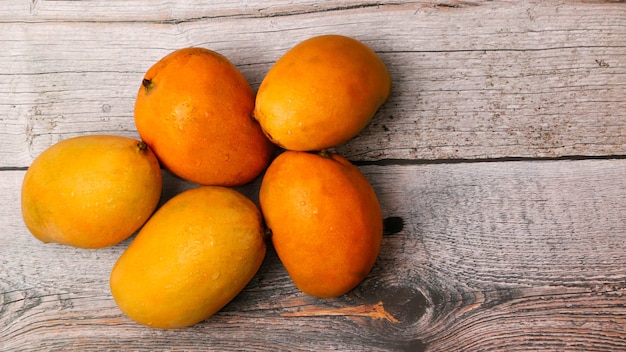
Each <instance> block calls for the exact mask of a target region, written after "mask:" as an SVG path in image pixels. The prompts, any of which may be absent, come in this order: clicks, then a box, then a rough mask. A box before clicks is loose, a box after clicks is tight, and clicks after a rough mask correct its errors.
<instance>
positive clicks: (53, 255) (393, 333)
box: [0, 160, 626, 351]
mask: <svg viewBox="0 0 626 352" xmlns="http://www.w3.org/2000/svg"><path fill="white" fill-rule="evenodd" d="M361 170H362V171H363V172H364V173H365V175H366V176H367V177H368V178H369V179H370V181H371V182H372V185H373V186H374V188H375V190H376V192H377V193H378V194H379V197H380V201H381V205H382V207H383V210H384V216H385V217H386V218H391V217H399V218H402V219H403V221H404V226H402V227H401V228H396V231H397V232H396V233H392V234H388V235H386V236H385V239H384V242H383V248H382V251H381V254H380V257H379V260H378V262H377V264H376V266H375V268H374V270H373V271H372V273H371V274H370V276H369V277H368V278H367V279H366V280H365V281H364V282H363V283H362V284H361V285H360V286H359V287H357V289H355V290H354V291H352V292H351V293H349V294H348V295H346V296H342V297H340V298H337V299H332V300H320V299H314V298H311V297H308V296H305V295H303V294H301V293H299V292H298V291H297V289H295V287H294V286H293V284H292V283H291V281H290V280H289V277H288V276H287V274H286V272H285V271H284V269H283V267H282V265H281V264H280V261H279V260H278V258H277V257H276V255H275V253H274V252H273V251H270V253H268V256H267V258H266V260H265V262H264V263H263V266H262V268H261V270H260V272H259V273H258V274H257V276H256V277H255V278H254V279H253V281H252V282H251V283H250V284H249V285H248V287H247V288H246V289H245V290H244V292H242V293H241V294H240V295H239V296H238V297H237V298H236V299H235V300H234V301H233V302H231V303H230V304H229V305H228V306H227V307H226V308H225V309H224V310H222V311H221V312H219V313H218V314H216V315H215V316H213V317H212V318H210V319H209V320H207V321H205V322H203V323H201V324H198V325H196V326H194V327H191V328H188V329H182V330H177V331H163V330H153V329H148V328H145V327H142V326H139V325H138V324H135V323H133V322H131V321H129V320H128V319H127V318H126V317H125V316H124V315H123V314H122V313H121V312H120V311H119V310H118V309H117V308H116V307H115V304H114V302H113V301H112V299H111V296H110V292H109V289H108V273H109V271H110V268H111V267H112V265H113V263H114V262H115V260H116V258H117V257H118V256H119V254H120V253H121V252H122V251H123V250H124V248H125V247H126V246H127V245H128V241H127V242H125V243H122V244H120V245H117V246H114V247H111V248H106V249H102V250H91V251H87V250H79V249H70V248H67V247H62V246H58V245H54V244H49V245H44V244H41V243H39V242H37V240H35V239H34V238H33V237H32V236H30V235H29V234H28V233H27V231H26V229H25V228H24V227H23V225H22V224H21V218H20V217H19V214H17V213H15V212H13V213H7V214H0V215H2V217H1V218H0V219H1V220H0V221H2V224H1V226H0V227H1V228H3V229H6V230H4V231H2V232H1V233H0V242H1V243H3V244H4V245H3V246H2V247H0V258H2V259H1V261H0V263H1V264H0V272H2V273H3V276H2V277H1V279H0V304H1V305H0V307H2V308H1V310H0V349H2V350H9V351H12V350H15V351H17V350H19V351H29V350H33V351H34V350H41V349H45V350H61V349H63V348H65V347H67V346H68V344H71V345H72V346H73V347H74V348H76V349H79V350H102V349H121V348H124V349H129V350H135V351H153V350H155V349H167V350H185V349H194V348H199V347H200V346H204V347H206V348H207V349H210V350H250V349H253V350H267V351H269V350H272V351H276V350H279V351H306V350H333V349H339V350H345V351H362V350H388V351H389V350H407V351H409V350H410V351H450V350H467V351H477V350H480V351H489V350H493V351H496V350H500V351H501V350H507V351H509V350H510V351H522V350H559V351H565V350H584V351H617V350H621V349H624V348H626V329H625V327H626V311H625V310H624V309H623V307H624V304H626V270H625V268H626V257H625V256H624V253H625V251H626V241H625V240H626V191H625V190H626V178H624V177H623V175H624V174H625V173H626V160H579V161H547V162H537V161H520V162H513V161H512V162H491V163H489V162H488V163H458V164H426V165H386V166H380V165H370V166H363V167H361ZM23 173H24V172H23V171H17V170H16V171H4V172H3V173H2V174H3V177H4V178H5V180H7V181H5V182H3V183H2V184H1V187H2V189H0V202H1V203H3V204H4V203H15V202H16V201H17V197H18V195H17V192H16V189H17V188H18V185H19V184H20V182H21V178H22V177H23ZM166 180H167V184H168V185H170V191H168V193H167V194H171V193H169V192H172V190H174V189H176V188H178V189H185V188H188V187H193V185H192V184H189V183H186V182H183V181H179V180H178V179H176V178H174V177H172V176H171V175H167V174H166ZM242 191H244V192H246V193H247V194H248V195H249V196H250V197H251V198H253V197H254V194H256V193H257V192H258V183H253V184H251V185H249V186H247V187H245V188H244V189H242ZM167 194H166V195H165V196H164V197H165V198H167V197H168V195H167ZM138 337H141V338H138Z"/></svg>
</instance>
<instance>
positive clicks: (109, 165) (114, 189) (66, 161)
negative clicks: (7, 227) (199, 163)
mask: <svg viewBox="0 0 626 352" xmlns="http://www.w3.org/2000/svg"><path fill="white" fill-rule="evenodd" d="M161 189H162V175H161V168H160V166H159V162H158V161H157V158H156V156H155V155H154V154H153V153H152V151H151V150H150V148H148V147H147V145H146V144H145V143H143V142H140V141H138V140H135V139H133V138H128V137H122V136H112V135H86V136H79V137H74V138H69V139H66V140H63V141H60V142H58V143H56V144H54V145H52V146H50V147H49V148H48V149H46V150H45V151H44V152H43V153H41V154H40V155H39V156H38V157H37V158H36V159H35V160H34V161H33V162H32V164H31V165H30V167H29V168H28V171H27V172H26V174H25V176H24V180H23V182H22V192H21V206H22V217H23V220H24V223H25V225H26V227H27V228H28V230H29V231H30V232H31V233H32V234H33V235H34V236H35V237H36V238H38V239H39V240H41V241H42V242H44V243H50V242H52V243H60V244H63V245H67V246H72V247H78V248H102V247H107V246H111V245H114V244H117V243H119V242H121V241H123V240H125V239H127V238H128V237H130V236H131V235H132V234H133V233H135V232H136V231H137V230H138V229H139V228H140V227H141V225H143V224H144V223H145V222H146V221H147V220H148V218H149V217H150V215H152V213H153V212H154V209H155V208H156V207H157V205H158V203H159V200H160V198H161Z"/></svg>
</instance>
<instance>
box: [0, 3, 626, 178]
mask: <svg viewBox="0 0 626 352" xmlns="http://www.w3.org/2000/svg"><path fill="white" fill-rule="evenodd" d="M127 3H129V4H130V5H128V6H129V7H127ZM201 3H202V4H201ZM341 3H343V2H341ZM341 3H340V2H329V4H326V5H320V4H319V3H315V2H305V3H303V4H302V5H293V4H291V2H286V1H282V2H277V3H276V5H275V6H269V7H268V6H267V5H266V4H265V2H247V6H243V5H241V3H239V2H236V3H233V2H226V3H223V4H221V5H217V4H208V3H207V4H205V2H193V1H190V2H177V3H175V4H172V3H171V2H166V1H151V2H149V3H148V2H146V1H133V2H123V3H122V2H119V3H117V2H113V3H111V2H104V1H90V2H81V1H33V2H27V1H22V2H9V1H4V2H3V4H6V6H8V10H7V11H6V12H3V14H2V17H0V45H2V47H3V49H4V50H3V51H2V52H0V122H1V123H2V127H3V128H2V129H1V130H0V167H4V168H16V167H17V168H19V167H26V166H28V165H29V164H30V162H32V160H33V159H34V157H36V156H37V155H38V154H40V153H41V152H42V151H43V150H44V149H45V148H47V147H48V146H50V145H51V144H53V143H55V142H57V141H59V140H61V139H63V138H67V137H70V136H74V135H78V134H88V133H109V134H120V135H127V136H136V131H135V127H134V123H133V119H132V109H133V103H134V97H135V93H136V90H137V87H138V85H139V82H140V81H141V78H142V76H143V73H144V72H145V70H147V69H148V67H150V65H152V64H153V63H154V62H155V61H156V60H158V59H159V58H160V57H162V56H163V55H165V54H167V53H168V52H170V51H171V50H175V49H177V48H180V47H184V46H203V47H208V48H211V49H213V50H217V51H219V52H221V53H223V54H225V55H226V56H227V57H229V58H230V59H231V60H232V61H233V62H234V63H235V64H237V65H238V67H240V68H241V70H242V72H243V73H244V75H245V76H246V77H247V78H248V79H249V81H250V82H251V84H252V85H253V87H254V88H255V89H256V88H257V87H258V85H259V83H260V81H261V80H262V78H263V76H264V74H265V72H267V70H268V69H269V68H270V66H271V64H272V63H273V62H274V61H275V60H276V59H277V58H278V57H279V56H280V55H282V54H283V53H284V52H285V51H286V50H288V49H289V48H290V47H292V46H293V45H295V44H296V43H297V42H299V41H301V40H304V39H306V38H308V37H310V36H314V35H318V34H322V33H328V32H337V33H342V34H346V35H351V36H354V37H356V38H359V39H361V40H363V41H364V42H365V43H367V44H368V45H370V46H371V47H372V48H374V49H375V50H376V51H378V52H379V53H380V55H381V57H382V58H383V60H385V62H386V63H387V64H388V66H389V68H390V71H391V73H392V76H393V80H394V84H395V86H394V93H393V95H392V97H391V99H390V100H389V102H388V103H387V104H386V105H385V106H384V107H383V108H382V109H381V110H380V111H379V113H378V114H377V115H376V117H375V119H374V121H373V122H372V123H371V124H370V125H369V126H368V128H367V129H366V130H365V131H363V132H362V133H361V134H360V135H359V136H358V137H357V138H355V139H354V140H352V141H350V142H349V143H347V144H346V145H344V146H341V147H340V148H339V151H340V152H341V153H342V154H344V155H345V156H347V157H348V158H350V159H352V160H368V161H371V160H379V159H433V160H436V159H491V158H507V157H522V158H534V157H559V156H571V155H592V156H604V155H624V154H626V134H624V130H625V126H624V123H625V122H624V121H626V116H625V114H626V112H625V111H626V83H625V82H626V79H625V78H626V4H624V3H623V2H617V3H616V2H604V3H603V2H590V3H586V2H572V1H569V2H564V3H563V2H559V3H556V2H555V3H553V2H541V3H531V4H529V3H524V2H521V3H520V2H508V1H495V2H494V1H473V2H456V1H454V2H450V3H448V4H447V5H446V4H439V5H437V4H436V3H434V2H408V3H394V2H388V3H387V2H377V3H370V2H348V3H345V5H341ZM203 4H204V5H203ZM359 4H361V5H359ZM90 6H94V7H93V9H95V10H97V11H95V10H90V11H88V9H87V7H90ZM140 8H141V9H142V11H139V10H138V9H140ZM196 10H197V11H196ZM263 11H269V12H263ZM138 13H139V14H138ZM9 14H10V15H9ZM581 14H584V16H581ZM131 16H137V17H136V18H133V19H130V17H131ZM373 29H375V30H373Z"/></svg>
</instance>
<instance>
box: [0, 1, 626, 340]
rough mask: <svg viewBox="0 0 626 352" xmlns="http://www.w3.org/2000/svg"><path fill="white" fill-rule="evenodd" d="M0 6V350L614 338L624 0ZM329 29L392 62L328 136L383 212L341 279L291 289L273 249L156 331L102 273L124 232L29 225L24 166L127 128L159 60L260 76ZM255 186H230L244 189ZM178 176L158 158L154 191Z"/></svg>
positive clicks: (621, 230) (623, 243)
mask: <svg viewBox="0 0 626 352" xmlns="http://www.w3.org/2000/svg"><path fill="white" fill-rule="evenodd" d="M0 8H1V9H2V10H0V46H1V47H2V48H3V50H1V51H0V351H66V350H76V351H84V350H91V351H102V350H132V351H155V350H171V351H177V350H180V351H182V350H185V351H190V350H220V351H222V350H266V351H277V350H284V351H297V350H303V351H304V350H315V351H318V350H346V351H347V350H354V351H364V350H368V351H369V350H394V351H395V350H406V351H489V350H493V351H502V350H505V351H517V350H519V351H522V350H523V351H527V350H532V351H534V350H554V351H620V350H626V177H625V176H626V160H624V159H625V156H626V2H624V1H448V2H437V1H401V2H397V1H376V2H373V1H372V2H369V1H327V2H320V1H312V0H309V1H300V2H298V3H294V2H293V1H284V0H277V1H272V2H271V3H270V2H266V1H245V2H242V1H192V0H188V1H177V2H174V1H145V0H134V1H102V0H94V1H44V0H32V1H31V0H29V1H25V0H19V1H9V0H0ZM329 32H335V33H342V34H346V35H351V36H354V37H356V38H359V39H361V40H363V41H364V42H366V43H367V44H368V45H370V46H371V47H372V48H374V49H375V50H376V51H377V52H378V53H379V54H380V56H381V57H382V58H383V60H385V62H386V63H387V64H388V66H389V68H390V71H391V73H392V76H393V79H394V92H393V95H392V97H391V99H390V100H389V102H388V103H387V104H386V105H385V106H384V107H383V108H382V109H381V110H380V111H379V113H378V114H377V115H376V117H375V118H374V120H373V121H372V123H371V124H370V125H369V126H368V128H367V129H366V130H365V131H363V133H361V134H360V135H359V136H358V137H357V138H355V139H354V140H352V141H350V142H349V143H347V144H346V145H344V146H341V147H340V148H338V149H339V151H340V152H341V153H342V154H344V155H346V156H347V157H348V158H350V159H351V160H353V161H355V162H356V163H357V164H358V165H359V167H360V168H361V170H363V172H364V173H365V174H366V176H367V177H368V178H369V179H370V181H371V182H372V184H373V186H374V188H375V190H376V192H377V193H378V195H379V197H380V201H381V204H382V206H383V211H384V216H385V217H386V218H388V219H391V220H390V222H389V225H390V226H389V229H390V232H391V233H389V234H387V235H386V236H385V240H384V243H383V249H382V252H381V254H380V258H379V260H378V262H377V264H376V266H375V268H374V270H373V271H372V273H371V274H370V276H369V277H368V278H367V279H366V280H365V281H364V282H363V283H362V284H361V285H360V286H359V287H357V289H355V290H354V291H353V292H351V293H349V294H348V295H345V296H343V297H340V298H338V299H332V300H319V299H313V298H310V297H307V296H305V295H303V294H302V293H299V292H298V291H297V290H296V289H295V287H294V286H293V284H292V283H291V282H290V280H289V278H288V276H287V274H286V272H285V271H284V269H283V268H282V266H281V265H280V262H279V260H278V259H277V257H276V255H275V254H274V253H273V252H272V251H270V253H268V256H267V258H266V261H265V262H264V264H263V266H262V268H261V270H260V272H259V273H258V275H257V276H256V277H255V278H254V279H253V281H252V282H251V283H250V285H249V286H248V287H247V288H246V289H245V290H244V291H243V292H242V294H241V295H239V296H238V297H237V298H236V299H235V300H234V301H233V302H231V304H229V305H228V306H227V307H226V308H225V309H224V310H222V311H221V312H220V313H218V314H216V315H215V316H213V317H212V318H210V319H209V320H207V321H205V322H202V323H200V324H198V325H196V326H194V327H191V328H188V329H181V330H176V331H163V330H154V329H149V328H145V327H142V326H139V325H137V324H135V323H133V322H131V321H130V320H129V319H127V318H126V317H125V316H124V315H123V314H122V313H121V312H120V311H119V310H118V309H117V307H116V306H115V304H114V302H113V300H112V298H111V296H110V291H109V289H108V274H109V272H110V269H111V267H112V265H113V263H114V262H115V260H116V259H117V257H118V256H119V255H120V253H121V252H122V251H123V250H124V249H125V248H126V246H127V245H128V242H129V241H130V240H129V241H126V242H124V243H122V244H120V245H117V246H114V247H111V248H106V249H102V250H78V249H72V248H68V247H63V246H59V245H44V244H42V243H40V242H38V241H37V240H36V239H35V238H34V237H32V236H30V235H29V234H28V231H27V230H26V228H25V227H24V225H23V223H22V220H21V215H20V204H19V190H20V185H21V181H22V177H23V175H24V173H25V169H26V168H27V167H28V165H29V164H30V163H31V162H32V160H33V159H34V157H36V156H37V155H38V154H39V153H41V152H42V151H43V150H44V149H45V148H47V147H48V146H50V145H51V144H52V143H54V142H56V141H58V140H61V139H64V138H67V137H70V136H74V135H80V134H89V133H110V134H118V135H127V136H136V135H137V134H136V130H135V128H134V123H133V120H132V108H133V102H134V96H135V93H136V90H137V88H138V85H139V83H140V81H141V78H142V76H143V73H144V72H145V70H147V68H148V67H149V66H150V65H152V64H153V63H154V62H155V61H156V60H158V59H159V58H160V57H162V56H163V55H165V54H166V53H168V52H170V51H171V50H174V49H177V48H180V47H184V46H203V47H207V48H210V49H213V50H217V51H219V52H221V53H223V54H225V55H226V56H227V57H229V58H230V59H231V60H232V61H233V62H234V63H235V64H237V65H238V67H240V69H241V70H242V72H243V73H244V75H245V76H246V77H247V78H248V79H249V80H250V82H251V84H252V85H253V87H255V88H256V87H258V85H259V83H260V81H261V79H262V78H263V75H264V74H265V72H266V71H267V70H268V69H269V67H270V66H271V64H272V63H273V62H274V61H275V60H276V59H277V58H278V57H279V56H280V55H281V54H282V53H284V51H286V50H287V49H288V48H290V47H291V46H293V45H294V44H296V43H297V42H299V41H301V40H303V39H305V38H307V37H310V36H313V35H317V34H322V33H329ZM520 159H521V160H520ZM546 159H547V160H546ZM258 185H259V180H257V181H255V182H254V183H252V184H251V185H248V186H246V187H244V188H242V191H244V193H246V194H247V195H248V196H250V197H251V198H252V199H256V197H257V192H258ZM188 187H194V185H192V184H189V183H186V182H183V181H180V180H178V179H176V178H174V177H172V176H169V175H168V174H167V173H166V183H165V190H164V200H165V199H167V198H169V197H171V196H173V195H174V194H176V193H178V192H180V191H181V190H182V189H185V188H188ZM398 218H400V219H402V220H403V222H404V225H403V226H400V222H399V221H397V219H398ZM393 219H396V221H393ZM131 240H132V239H131Z"/></svg>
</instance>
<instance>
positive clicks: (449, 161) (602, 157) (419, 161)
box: [0, 155, 626, 172]
mask: <svg viewBox="0 0 626 352" xmlns="http://www.w3.org/2000/svg"><path fill="white" fill-rule="evenodd" d="M623 159H626V155H564V156H556V157H501V158H476V159H380V160H371V161H370V160H351V162H352V163H353V164H354V165H356V166H371V165H373V166H390V165H439V164H474V163H493V162H515V161H563V160H570V161H576V160H623ZM26 170H28V166H6V167H0V172H2V171H26Z"/></svg>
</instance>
